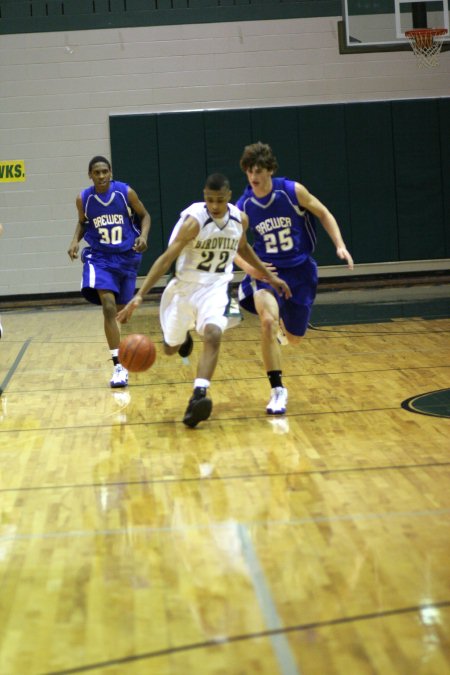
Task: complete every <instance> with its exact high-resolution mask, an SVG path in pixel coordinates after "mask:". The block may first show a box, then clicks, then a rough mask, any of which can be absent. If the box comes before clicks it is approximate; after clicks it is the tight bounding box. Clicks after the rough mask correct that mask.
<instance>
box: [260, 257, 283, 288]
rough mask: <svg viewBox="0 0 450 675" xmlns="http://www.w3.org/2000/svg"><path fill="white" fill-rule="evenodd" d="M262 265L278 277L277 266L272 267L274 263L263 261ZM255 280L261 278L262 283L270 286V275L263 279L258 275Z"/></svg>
mask: <svg viewBox="0 0 450 675" xmlns="http://www.w3.org/2000/svg"><path fill="white" fill-rule="evenodd" d="M262 263H263V265H264V267H265V268H266V269H267V271H268V272H270V273H271V274H274V275H275V276H276V273H277V268H276V267H275V265H272V263H269V262H265V261H262ZM255 278H256V279H258V278H259V279H260V281H265V282H266V283H268V284H270V275H269V274H268V275H267V276H266V277H261V276H259V275H258V276H257V277H255ZM277 278H278V277H277Z"/></svg>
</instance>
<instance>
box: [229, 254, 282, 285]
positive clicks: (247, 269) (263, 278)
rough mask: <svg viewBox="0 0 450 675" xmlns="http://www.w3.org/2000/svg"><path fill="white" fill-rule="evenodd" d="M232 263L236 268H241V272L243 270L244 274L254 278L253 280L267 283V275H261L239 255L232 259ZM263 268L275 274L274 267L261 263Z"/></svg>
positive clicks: (275, 269)
mask: <svg viewBox="0 0 450 675" xmlns="http://www.w3.org/2000/svg"><path fill="white" fill-rule="evenodd" d="M234 262H235V263H236V265H238V267H240V268H241V270H244V272H245V273H246V274H249V275H250V276H251V277H254V278H255V279H259V281H268V277H267V274H264V275H263V274H262V273H261V272H260V271H259V270H257V269H256V267H253V265H250V264H249V263H248V262H246V261H245V260H244V258H242V256H240V255H239V253H237V254H236V257H235V259H234ZM263 265H264V267H265V268H266V270H269V271H270V272H276V271H277V268H276V267H275V265H272V264H271V263H267V262H263Z"/></svg>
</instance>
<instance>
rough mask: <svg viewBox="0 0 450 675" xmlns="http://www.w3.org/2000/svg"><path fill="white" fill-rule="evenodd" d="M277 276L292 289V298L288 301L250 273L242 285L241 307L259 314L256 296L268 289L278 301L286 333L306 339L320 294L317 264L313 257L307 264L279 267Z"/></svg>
mask: <svg viewBox="0 0 450 675" xmlns="http://www.w3.org/2000/svg"><path fill="white" fill-rule="evenodd" d="M276 273H277V274H278V276H279V277H280V279H283V280H284V281H285V282H286V283H287V284H288V286H289V288H290V289H291V293H292V297H291V298H289V299H286V298H285V297H284V296H280V295H278V293H277V292H276V291H275V289H274V288H272V286H270V284H267V283H265V282H264V281H258V280H257V279H254V278H253V277H250V276H249V275H248V274H247V275H246V276H245V277H244V279H243V280H242V282H241V283H240V285H239V294H238V298H239V304H240V306H241V307H242V308H243V309H245V310H247V311H248V312H252V313H253V314H256V313H257V312H256V308H255V300H254V293H255V292H256V291H257V290H260V289H262V288H266V289H267V290H269V291H271V292H272V293H273V295H274V296H275V298H276V299H277V301H278V307H279V311H280V318H281V319H283V323H284V325H285V326H286V330H287V331H288V332H289V333H291V334H292V335H298V336H302V335H304V334H305V333H306V330H307V328H308V322H309V318H310V316H311V310H312V306H313V303H314V299H315V297H316V292H317V283H318V278H317V263H316V261H315V260H314V259H313V258H307V259H306V260H305V262H303V263H302V264H301V265H297V266H296V267H285V268H281V267H280V268H278V269H277V271H276Z"/></svg>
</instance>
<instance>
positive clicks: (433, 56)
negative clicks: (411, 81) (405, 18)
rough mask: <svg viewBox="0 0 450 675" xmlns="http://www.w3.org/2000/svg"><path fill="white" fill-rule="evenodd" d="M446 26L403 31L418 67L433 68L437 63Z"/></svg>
mask: <svg viewBox="0 0 450 675" xmlns="http://www.w3.org/2000/svg"><path fill="white" fill-rule="evenodd" d="M446 34H447V29H446V28H415V29H414V30H407V31H405V37H406V38H408V40H409V44H410V45H411V47H412V50H413V52H414V54H415V55H416V57H417V62H418V64H419V67H420V68H435V67H436V66H437V65H438V63H439V54H440V51H441V49H442V44H443V37H444V35H446Z"/></svg>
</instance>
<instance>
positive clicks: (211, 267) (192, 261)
mask: <svg viewBox="0 0 450 675" xmlns="http://www.w3.org/2000/svg"><path fill="white" fill-rule="evenodd" d="M189 216H192V218H195V220H196V221H197V222H198V224H199V225H200V231H199V233H198V235H197V236H196V237H195V239H193V240H192V241H190V242H189V243H188V244H186V246H185V247H184V249H183V250H182V252H181V253H180V255H179V256H178V258H177V261H176V265H175V274H176V277H177V279H180V280H181V281H189V282H196V283H199V284H211V283H213V282H214V281H215V280H219V279H221V280H222V281H224V282H226V281H231V279H232V278H233V260H234V258H235V256H236V253H237V250H238V247H239V242H240V239H241V237H242V232H243V226H242V214H241V212H240V211H239V209H238V208H236V206H234V204H228V211H227V213H226V214H225V216H224V217H223V218H221V219H216V220H214V219H213V217H212V216H211V215H210V213H209V211H208V209H207V207H206V203H205V202H195V203H194V204H191V205H190V206H188V208H187V209H184V211H182V212H181V214H180V218H179V220H178V222H177V223H176V225H175V227H174V228H173V231H172V234H171V235H170V240H169V244H171V243H172V241H173V240H174V239H175V237H176V236H177V234H178V231H179V230H180V228H181V226H182V225H183V223H184V221H185V220H186V218H188V217H189Z"/></svg>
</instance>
